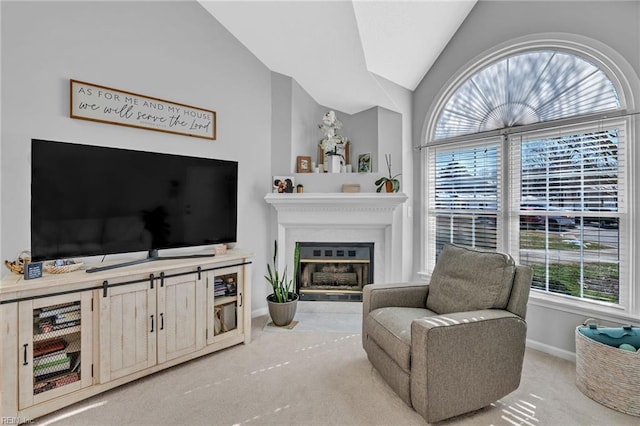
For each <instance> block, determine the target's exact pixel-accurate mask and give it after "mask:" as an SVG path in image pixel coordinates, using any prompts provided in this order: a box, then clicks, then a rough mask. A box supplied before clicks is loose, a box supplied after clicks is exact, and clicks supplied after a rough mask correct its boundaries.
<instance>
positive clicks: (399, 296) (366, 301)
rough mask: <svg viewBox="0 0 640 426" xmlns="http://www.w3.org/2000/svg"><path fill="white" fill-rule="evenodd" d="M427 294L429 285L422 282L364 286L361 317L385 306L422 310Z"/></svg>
mask: <svg viewBox="0 0 640 426" xmlns="http://www.w3.org/2000/svg"><path fill="white" fill-rule="evenodd" d="M428 293H429V285H428V284H425V283H422V282H417V283H397V284H369V285H366V286H364V289H363V292H362V309H363V315H365V316H366V315H367V314H368V313H369V312H371V311H373V310H375V309H379V308H385V307H387V306H398V307H405V308H424V307H425V306H426V301H427V294H428Z"/></svg>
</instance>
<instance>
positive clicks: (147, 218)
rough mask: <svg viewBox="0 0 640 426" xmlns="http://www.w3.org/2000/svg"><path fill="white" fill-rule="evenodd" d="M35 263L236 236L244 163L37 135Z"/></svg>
mask: <svg viewBox="0 0 640 426" xmlns="http://www.w3.org/2000/svg"><path fill="white" fill-rule="evenodd" d="M31 148H32V151H31V153H32V169H31V255H32V259H33V260H34V261H41V260H51V259H65V258H72V257H85V256H94V255H106V254H114V253H127V252H137V251H149V252H150V253H151V252H152V251H153V250H160V249H168V248H178V247H191V246H201V245H210V244H216V243H229V242H235V241H236V231H237V190H238V188H237V186H238V163H237V162H235V161H226V160H216V159H209V158H198V157H189V156H181V155H170V154H161V153H153V152H143V151H133V150H127V149H118V148H105V147H97V146H89V145H80V144H74V143H66V142H53V141H45V140H37V139H33V140H32V144H31Z"/></svg>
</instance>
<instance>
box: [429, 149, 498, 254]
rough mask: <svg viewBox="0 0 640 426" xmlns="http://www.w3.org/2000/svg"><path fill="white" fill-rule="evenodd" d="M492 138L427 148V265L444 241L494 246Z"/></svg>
mask: <svg viewBox="0 0 640 426" xmlns="http://www.w3.org/2000/svg"><path fill="white" fill-rule="evenodd" d="M501 158H502V148H501V144H500V141H499V140H498V139H496V140H492V141H488V142H483V143H479V144H478V143H467V144H458V145H456V146H452V145H446V146H435V147H430V148H428V150H427V164H428V165H427V170H428V176H427V179H428V181H429V182H432V183H433V184H429V185H427V188H428V189H427V191H428V194H427V200H428V207H427V209H428V214H427V229H428V238H427V241H429V244H430V250H428V251H427V252H428V253H430V254H428V256H429V259H428V261H427V264H428V265H429V266H431V267H433V265H434V262H435V260H436V259H437V257H438V255H439V253H440V251H441V250H442V248H443V247H444V245H445V244H447V243H455V244H461V245H464V246H468V247H477V248H483V249H492V250H495V249H496V248H497V246H498V238H497V235H498V229H499V227H500V226H501V218H500V215H499V212H500V210H501V204H502V201H501V200H502V197H501V188H502V184H501V182H502V166H501V164H502V161H501Z"/></svg>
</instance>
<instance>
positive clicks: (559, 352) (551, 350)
mask: <svg viewBox="0 0 640 426" xmlns="http://www.w3.org/2000/svg"><path fill="white" fill-rule="evenodd" d="M527 347H529V348H531V349H535V350H537V351H540V352H544V353H547V354H549V355H553V356H556V357H558V358H562V359H566V360H567V361H571V362H574V363H575V362H576V354H575V352H569V351H565V350H564V349H560V348H556V347H555V346H550V345H547V344H545V343H541V342H538V341H535V340H531V339H527Z"/></svg>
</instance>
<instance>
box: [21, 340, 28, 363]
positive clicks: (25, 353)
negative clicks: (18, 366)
mask: <svg viewBox="0 0 640 426" xmlns="http://www.w3.org/2000/svg"><path fill="white" fill-rule="evenodd" d="M22 347H23V349H24V352H23V355H22V356H23V359H24V361H22V365H29V363H28V362H27V347H29V344H28V343H25V344H24V345H22Z"/></svg>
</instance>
